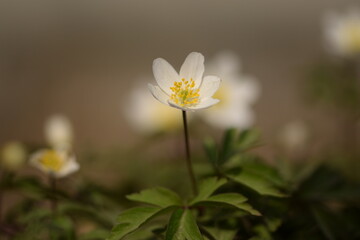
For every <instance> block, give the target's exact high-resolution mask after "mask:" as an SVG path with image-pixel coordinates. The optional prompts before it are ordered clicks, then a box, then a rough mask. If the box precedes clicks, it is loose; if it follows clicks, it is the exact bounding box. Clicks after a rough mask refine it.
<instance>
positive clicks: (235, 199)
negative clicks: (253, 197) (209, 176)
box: [197, 193, 261, 216]
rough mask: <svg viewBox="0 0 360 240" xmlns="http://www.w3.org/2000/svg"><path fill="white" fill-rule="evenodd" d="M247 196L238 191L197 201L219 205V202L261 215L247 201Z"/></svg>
mask: <svg viewBox="0 0 360 240" xmlns="http://www.w3.org/2000/svg"><path fill="white" fill-rule="evenodd" d="M246 201H247V198H246V197H244V196H243V195H241V194H238V193H222V194H218V195H215V196H211V197H209V198H207V199H204V200H203V201H200V202H197V204H198V205H199V204H205V205H207V204H210V205H214V204H216V206H219V204H222V205H225V206H231V207H236V208H238V209H240V210H244V211H246V212H248V213H250V214H252V215H256V216H259V215H261V214H260V213H259V212H258V211H257V210H255V209H254V208H252V207H251V205H249V204H247V203H245V202H246Z"/></svg>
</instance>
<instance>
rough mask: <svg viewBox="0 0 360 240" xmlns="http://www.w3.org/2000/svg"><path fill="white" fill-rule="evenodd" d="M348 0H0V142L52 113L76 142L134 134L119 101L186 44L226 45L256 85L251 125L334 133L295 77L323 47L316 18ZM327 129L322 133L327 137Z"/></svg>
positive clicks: (206, 50)
mask: <svg viewBox="0 0 360 240" xmlns="http://www.w3.org/2000/svg"><path fill="white" fill-rule="evenodd" d="M356 2H357V1H350V0H317V1H311V0H293V1H284V0H270V1H264V0H247V1H245V0H243V1H218V0H211V1H210V0H196V1H194V0H186V1H184V0H183V1H176V2H175V1H166V0H163V1H161V0H151V1H149V0H141V1H140V0H139V1H137V0H126V1H57V2H52V1H45V0H44V1H28V0H23V1H1V2H0V144H2V143H3V142H5V141H8V140H21V141H27V142H38V143H42V142H43V141H44V138H43V123H44V121H45V119H46V118H47V117H48V116H49V115H50V114H54V113H63V114H66V115H67V116H68V117H69V118H70V119H71V121H72V122H73V125H74V129H75V134H76V144H77V145H78V146H85V145H86V146H88V145H90V146H96V147H99V148H106V147H109V146H113V145H121V144H125V143H128V141H129V139H130V140H131V139H133V138H134V134H133V131H132V130H131V129H130V128H129V126H128V123H127V121H126V119H125V118H124V111H123V109H122V108H123V105H124V103H125V102H126V97H127V94H128V92H129V91H130V88H131V87H132V82H133V81H135V80H136V79H137V78H138V77H141V76H144V75H150V76H151V75H152V70H151V65H152V61H153V59H155V58H157V57H163V58H165V59H167V60H168V61H169V62H170V63H172V64H173V65H174V67H175V68H177V69H179V68H180V65H181V63H182V61H183V60H184V58H185V57H186V56H187V54H188V53H189V52H192V51H199V52H201V53H203V54H204V55H205V61H206V59H207V58H210V57H212V56H213V55H214V54H216V53H217V52H219V51H221V50H233V51H235V52H236V53H237V54H239V56H240V57H241V59H242V63H243V67H242V69H243V72H244V73H246V74H250V75H253V76H255V77H256V78H257V79H258V80H259V81H260V83H261V85H262V94H261V97H260V100H259V101H258V102H257V104H256V106H255V110H256V114H257V124H256V125H257V126H259V128H260V129H261V130H262V131H263V133H264V135H265V139H268V140H269V139H271V138H272V137H273V136H275V134H276V132H277V131H278V130H279V128H281V126H283V124H285V123H286V122H288V121H291V120H296V119H303V120H305V121H310V122H312V123H313V124H315V125H316V129H317V131H319V132H320V133H321V132H323V133H326V137H327V138H329V139H330V138H331V135H332V134H334V130H333V128H334V127H335V126H336V122H335V120H334V117H335V116H334V115H333V113H331V112H328V111H324V110H320V109H318V108H316V107H311V106H309V105H305V104H304V101H303V99H302V96H301V80H302V78H303V77H304V74H305V71H306V68H307V66H308V65H309V64H311V63H312V62H313V61H316V60H317V59H318V58H321V56H322V55H324V54H326V53H325V51H324V47H323V35H322V19H323V15H324V13H325V12H326V11H328V10H343V9H346V8H348V7H351V6H353V5H355V4H356ZM329 136H330V137H329Z"/></svg>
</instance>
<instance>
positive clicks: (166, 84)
mask: <svg viewBox="0 0 360 240" xmlns="http://www.w3.org/2000/svg"><path fill="white" fill-rule="evenodd" d="M153 73H154V76H155V80H156V82H157V83H158V85H159V86H160V88H161V89H162V90H163V91H164V92H165V93H167V94H168V95H170V94H171V90H170V87H172V86H173V85H174V82H175V81H179V79H180V77H179V74H178V73H177V72H176V71H175V70H174V68H173V67H172V66H171V65H170V64H169V63H168V62H167V61H166V60H164V59H162V58H157V59H155V60H154V62H153Z"/></svg>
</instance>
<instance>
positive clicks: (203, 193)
mask: <svg viewBox="0 0 360 240" xmlns="http://www.w3.org/2000/svg"><path fill="white" fill-rule="evenodd" d="M226 182H227V180H226V179H225V178H220V179H219V178H217V177H211V178H207V179H205V180H203V181H202V182H201V183H200V185H199V193H198V195H197V196H196V197H195V198H194V199H193V200H192V201H191V203H190V205H192V204H195V203H197V202H199V201H202V200H204V199H207V198H208V197H209V196H211V194H213V193H214V192H215V191H216V190H217V189H219V188H220V187H221V186H223V185H224V184H225V183H226Z"/></svg>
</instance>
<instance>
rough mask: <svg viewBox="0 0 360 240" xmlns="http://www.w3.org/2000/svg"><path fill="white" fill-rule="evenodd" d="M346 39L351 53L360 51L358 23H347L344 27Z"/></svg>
mask: <svg viewBox="0 0 360 240" xmlns="http://www.w3.org/2000/svg"><path fill="white" fill-rule="evenodd" d="M345 31H346V37H347V43H348V46H349V49H350V50H351V51H355V52H359V51H360V23H356V22H353V23H349V24H348V26H347V27H346V30H345Z"/></svg>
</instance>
